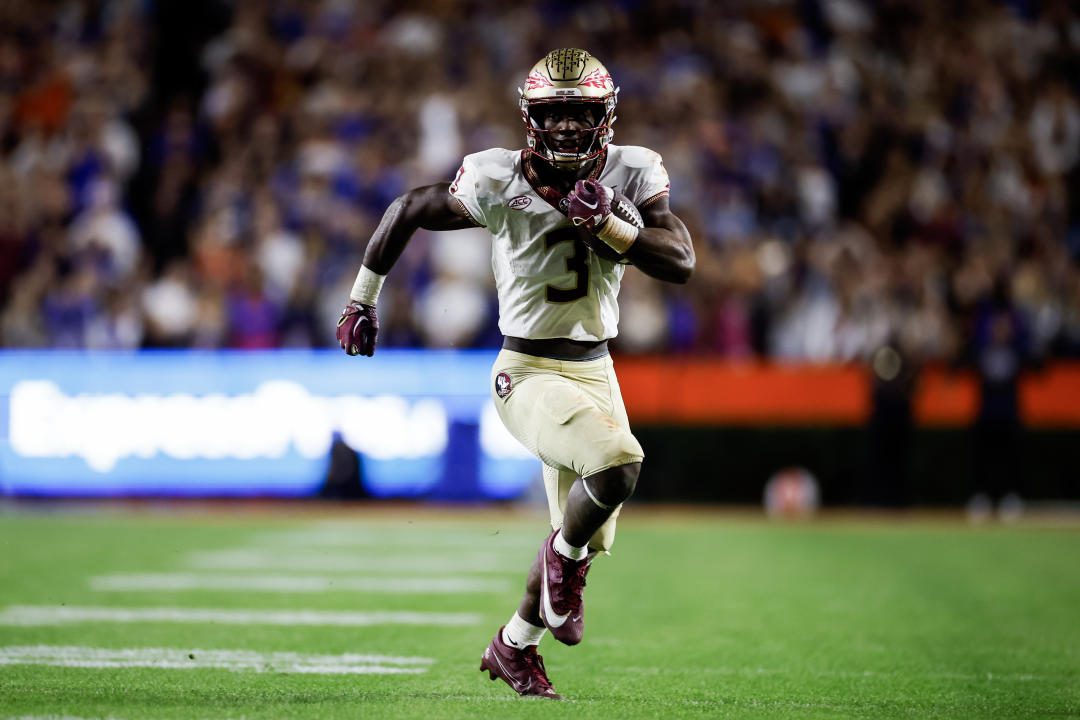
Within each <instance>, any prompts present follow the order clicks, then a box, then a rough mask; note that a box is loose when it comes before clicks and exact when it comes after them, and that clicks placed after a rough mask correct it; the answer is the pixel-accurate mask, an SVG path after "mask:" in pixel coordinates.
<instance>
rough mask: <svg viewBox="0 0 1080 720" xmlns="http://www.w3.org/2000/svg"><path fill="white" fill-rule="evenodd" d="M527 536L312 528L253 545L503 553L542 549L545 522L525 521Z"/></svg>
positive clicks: (265, 535) (268, 535)
mask: <svg viewBox="0 0 1080 720" xmlns="http://www.w3.org/2000/svg"><path fill="white" fill-rule="evenodd" d="M521 522H522V524H523V526H526V530H527V531H525V532H523V531H520V530H518V529H516V528H515V529H514V530H512V531H510V532H492V533H480V532H461V531H455V530H446V529H440V528H423V527H417V528H413V529H408V530H405V529H402V528H400V527H395V528H386V529H385V530H382V529H373V528H344V527H341V528H338V527H313V528H308V529H304V530H287V531H272V532H261V533H257V534H256V535H254V536H253V537H252V541H253V543H254V544H255V545H256V546H258V547H262V548H281V547H283V546H284V547H286V548H312V547H318V548H325V547H339V548H343V549H344V548H372V549H376V550H379V551H380V552H389V551H392V550H395V549H398V548H422V549H424V550H435V551H438V550H445V549H451V548H452V549H455V550H480V551H485V552H502V551H504V550H520V549H533V550H535V549H536V548H539V547H540V543H542V542H543V541H544V535H545V534H546V533H547V532H550V530H546V524H545V523H544V522H539V523H534V522H533V521H532V520H531V519H530V520H522V521H521Z"/></svg>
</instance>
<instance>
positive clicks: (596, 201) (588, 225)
mask: <svg viewBox="0 0 1080 720" xmlns="http://www.w3.org/2000/svg"><path fill="white" fill-rule="evenodd" d="M567 197H568V198H569V200H570V204H569V205H568V206H567V208H566V214H567V215H568V216H569V217H570V220H572V221H573V223H574V224H575V225H584V226H585V229H586V230H588V231H589V232H593V233H594V232H596V228H598V227H600V226H601V225H603V224H604V221H605V220H607V217H608V215H610V214H611V196H610V195H608V189H607V188H605V187H604V186H603V185H601V184H600V183H598V182H596V181H595V180H578V181H577V184H576V185H574V189H573V190H571V191H570V195H568V196H567Z"/></svg>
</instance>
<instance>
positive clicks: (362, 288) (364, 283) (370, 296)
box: [349, 265, 386, 306]
mask: <svg viewBox="0 0 1080 720" xmlns="http://www.w3.org/2000/svg"><path fill="white" fill-rule="evenodd" d="M385 280H386V276H385V275H379V274H378V273H376V272H375V271H373V270H371V269H369V268H368V266H367V265H361V266H360V272H359V273H357V275H356V282H354V283H353V286H352V292H350V293H349V299H350V300H352V301H353V302H358V303H360V304H361V305H372V306H373V305H375V303H376V302H377V301H378V300H379V291H380V290H382V285H383V281H385Z"/></svg>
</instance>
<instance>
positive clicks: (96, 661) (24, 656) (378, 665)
mask: <svg viewBox="0 0 1080 720" xmlns="http://www.w3.org/2000/svg"><path fill="white" fill-rule="evenodd" d="M433 662H435V660H434V658H423V657H397V656H392V655H361V654H355V653H346V654H344V655H306V654H301V653H293V652H270V653H259V652H253V651H251V650H198V649H190V648H187V649H180V648H126V649H113V648H93V647H77V646H55V645H28V646H11V647H0V665H51V666H55V667H83V668H125V667H152V668H166V669H170V670H188V669H195V668H219V669H222V670H231V671H233V672H289V673H302V674H318V675H366V674H378V675H386V674H403V673H405V674H415V673H422V672H425V671H426V670H427V667H426V666H428V665H430V664H431V663H433Z"/></svg>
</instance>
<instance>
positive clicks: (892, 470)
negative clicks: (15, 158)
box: [0, 350, 1080, 505]
mask: <svg viewBox="0 0 1080 720" xmlns="http://www.w3.org/2000/svg"><path fill="white" fill-rule="evenodd" d="M493 359H494V353H492V352H489V351H466V352H452V351H400V350H398V351H395V350H382V351H380V352H379V353H378V354H377V355H376V357H375V358H371V359H362V360H357V359H354V358H347V357H345V356H344V355H342V354H340V353H337V352H330V351H318V352H312V351H274V352H213V353H211V352H197V351H176V352H143V353H68V352H20V351H3V352H0V493H3V494H7V495H19V496H118V495H119V496H124V495H151V496H177V495H186V496H250V495H258V496H287V497H303V496H311V495H315V494H318V493H320V492H323V491H325V490H326V484H327V478H328V476H333V475H334V474H335V468H338V469H339V470H340V468H341V467H349V466H348V463H346V464H345V465H344V466H342V465H341V463H340V462H339V459H340V457H342V452H341V451H342V449H343V448H344V452H345V455H348V454H349V453H352V451H357V452H358V453H359V455H358V457H357V468H356V470H355V471H356V473H357V475H358V476H362V483H363V488H362V489H363V493H362V494H363V495H370V496H374V497H422V498H432V499H444V500H464V501H472V500H480V499H509V498H513V497H517V496H519V495H521V494H522V493H523V492H524V491H525V489H526V488H527V487H528V486H529V485H530V484H531V483H533V482H535V480H536V478H537V476H538V475H539V465H538V463H537V461H535V460H534V459H532V458H531V457H530V456H529V454H528V453H527V451H525V449H524V448H522V447H521V446H520V445H519V444H518V443H517V442H516V441H515V440H514V439H513V438H512V437H510V436H509V434H508V433H506V431H505V429H503V427H502V425H501V423H500V422H499V421H498V418H497V416H496V415H495V413H494V408H493V406H492V405H491V399H490V394H489V392H488V383H489V379H490V367H491V363H492V361H493ZM616 362H617V368H618V372H619V377H620V382H621V384H622V389H623V393H624V396H625V398H626V403H627V406H628V408H629V411H630V414H631V420H632V422H633V423H634V426H635V432H636V433H637V434H638V436H639V437H640V439H641V440H642V443H643V445H644V446H645V450H646V453H647V456H648V461H647V463H646V465H645V471H644V473H643V478H642V482H641V483H640V484H639V490H638V496H639V498H640V499H652V500H675V501H695V500H708V501H717V502H758V501H760V499H761V493H762V488H763V486H764V483H765V482H766V480H767V479H768V478H769V477H770V476H771V475H772V474H773V473H775V472H777V471H778V470H781V469H783V468H785V467H789V466H797V467H804V468H806V469H807V470H809V471H810V472H811V473H813V474H814V475H815V476H816V477H817V478H818V479H819V481H820V483H821V485H822V490H823V495H824V500H825V502H827V503H830V504H853V503H868V504H907V503H915V504H931V505H933V504H955V503H957V502H961V501H963V500H964V499H965V498H966V497H968V496H969V495H970V493H971V489H972V486H973V475H972V472H973V471H972V468H973V467H974V466H975V461H976V454H977V450H976V448H975V447H974V446H973V443H972V438H971V433H970V432H969V430H968V428H969V427H970V426H971V424H972V422H973V421H974V419H975V416H976V412H977V408H978V383H977V379H976V378H975V377H974V376H972V375H971V374H969V373H964V372H950V371H947V370H945V369H941V368H931V369H927V370H925V371H924V372H923V373H922V374H921V376H920V377H919V378H918V379H917V381H915V382H914V383H912V384H911V385H910V397H909V400H910V407H911V418H912V423H911V426H910V427H909V428H906V429H905V428H901V429H900V430H899V431H897V432H895V433H893V432H891V431H888V432H885V433H882V431H881V426H880V425H878V426H875V425H874V422H872V420H873V418H874V417H875V412H874V411H875V408H874V400H873V397H874V393H873V391H874V388H875V386H874V381H873V380H872V378H871V376H870V374H869V373H868V371H867V370H865V369H864V368H861V367H857V366H841V367H834V366H825V367H820V366H815V367H805V366H803V367H794V366H784V365H763V364H762V365H759V364H731V363H723V362H718V361H707V360H698V359H685V360H672V359H671V358H651V359H650V358H618V359H617V361H616ZM1019 392H1020V397H1021V409H1022V414H1023V421H1024V425H1025V427H1026V430H1025V431H1024V433H1023V435H1022V438H1021V441H1020V443H1019V451H1018V453H1019V458H1020V459H1021V461H1022V469H1023V470H1022V486H1021V487H1018V488H1016V489H1018V490H1020V491H1021V492H1022V493H1024V494H1025V495H1026V496H1028V497H1033V498H1042V497H1045V498H1080V481H1078V473H1077V472H1075V470H1074V469H1075V468H1077V467H1080V443H1078V442H1077V440H1078V439H1080V433H1078V430H1080V365H1068V364H1059V365H1054V366H1051V367H1047V368H1044V369H1042V370H1040V371H1039V372H1037V373H1032V374H1029V375H1028V376H1026V377H1025V378H1024V379H1023V381H1022V384H1021V386H1020V389H1019ZM874 428H876V429H874ZM883 435H884V437H885V438H886V442H885V444H884V445H883V444H882V437H883ZM353 454H355V453H353ZM331 458H338V459H336V460H334V462H333V463H332V462H331Z"/></svg>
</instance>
